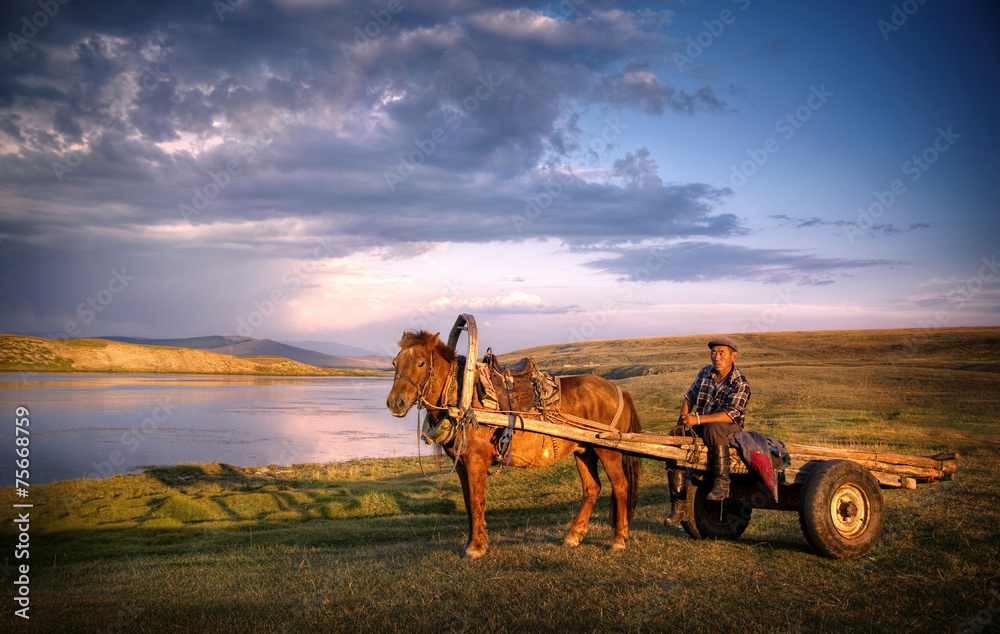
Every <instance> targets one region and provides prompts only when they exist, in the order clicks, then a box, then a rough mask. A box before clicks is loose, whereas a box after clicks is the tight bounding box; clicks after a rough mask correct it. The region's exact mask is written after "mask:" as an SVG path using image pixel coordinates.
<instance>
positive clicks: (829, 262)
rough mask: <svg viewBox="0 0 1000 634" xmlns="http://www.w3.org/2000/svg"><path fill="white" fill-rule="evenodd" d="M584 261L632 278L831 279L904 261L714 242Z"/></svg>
mask: <svg viewBox="0 0 1000 634" xmlns="http://www.w3.org/2000/svg"><path fill="white" fill-rule="evenodd" d="M610 252H611V255H609V256H607V257H602V258H597V259H594V260H591V261H589V262H587V266H589V267H591V268H594V269H598V270H600V271H603V272H606V273H612V274H615V275H617V276H619V277H621V278H624V279H629V280H633V281H640V282H647V281H670V282H710V281H718V280H746V281H753V282H760V283H767V284H785V283H794V284H806V285H823V284H830V283H832V282H833V281H835V280H836V279H837V278H838V277H843V276H845V275H849V274H850V273H851V272H852V271H860V270H866V269H874V268H885V267H890V266H895V265H899V264H902V263H901V262H896V261H892V260H849V259H841V258H825V257H820V256H817V255H814V254H811V253H807V252H804V251H798V250H792V249H755V248H749V247H743V246H738V245H730V244H722V243H714V242H683V243H679V244H674V245H670V246H656V245H653V246H628V247H622V248H619V249H615V250H611V251H610Z"/></svg>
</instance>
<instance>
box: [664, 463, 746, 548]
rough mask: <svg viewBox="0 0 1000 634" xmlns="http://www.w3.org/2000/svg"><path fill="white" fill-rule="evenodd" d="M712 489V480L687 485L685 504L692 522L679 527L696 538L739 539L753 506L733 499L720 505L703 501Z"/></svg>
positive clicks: (693, 481)
mask: <svg viewBox="0 0 1000 634" xmlns="http://www.w3.org/2000/svg"><path fill="white" fill-rule="evenodd" d="M711 490H712V480H711V478H706V479H704V480H698V479H695V480H692V481H691V482H689V483H688V487H687V500H686V501H687V505H688V517H689V518H691V519H687V520H684V521H683V522H681V526H683V527H684V531H685V532H686V533H687V534H688V535H690V536H691V537H693V538H695V539H739V538H740V535H742V534H743V531H745V530H746V529H747V525H748V524H749V523H750V515H751V514H752V513H753V507H752V506H750V505H748V504H744V503H743V502H740V501H738V500H735V499H732V498H729V499H727V500H724V501H723V502H721V503H720V502H714V501H712V500H706V499H705V496H706V495H708V492H709V491H711ZM720 504H721V505H722V510H721V513H720V510H719V505H720ZM720 515H721V517H720Z"/></svg>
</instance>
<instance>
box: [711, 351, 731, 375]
mask: <svg viewBox="0 0 1000 634" xmlns="http://www.w3.org/2000/svg"><path fill="white" fill-rule="evenodd" d="M733 361H736V352H735V351H734V350H733V349H732V348H730V347H729V346H715V347H713V348H712V366H713V367H714V368H715V371H716V372H718V373H719V374H720V375H722V376H725V375H727V374H729V370H730V369H732V367H733Z"/></svg>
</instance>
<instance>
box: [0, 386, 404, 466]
mask: <svg viewBox="0 0 1000 634" xmlns="http://www.w3.org/2000/svg"><path fill="white" fill-rule="evenodd" d="M390 383H391V379H387V378H372V377H245V376H195V375H108V374H41V373H34V374H24V373H20V374H18V373H3V374H0V412H6V415H7V416H8V417H9V420H13V416H14V410H15V409H16V408H17V407H18V406H23V407H27V408H28V409H29V411H30V412H31V416H30V419H31V427H30V429H31V436H30V438H31V445H30V447H31V482H32V483H33V484H41V483H44V482H52V481H55V480H65V479H70V478H80V477H90V478H98V477H107V476H109V475H112V474H117V473H129V472H133V471H135V470H137V469H139V468H141V467H144V466H149V465H170V464H182V463H186V462H224V463H229V464H234V465H237V466H253V465H261V464H263V465H266V464H292V463H304V462H334V461H342V460H350V459H355V458H378V457H393V456H410V455H415V454H416V440H415V437H416V431H415V426H416V423H415V419H411V418H408V419H405V420H400V419H397V418H393V417H392V416H391V415H390V414H389V412H388V410H386V408H385V397H386V394H388V392H389V386H390ZM4 427H5V428H0V432H2V433H0V447H4V448H8V447H9V448H11V449H12V448H13V447H14V439H13V425H8V426H4ZM5 453H6V451H5ZM11 467H12V468H11V469H0V486H11V485H13V483H14V482H13V476H14V470H13V465H11Z"/></svg>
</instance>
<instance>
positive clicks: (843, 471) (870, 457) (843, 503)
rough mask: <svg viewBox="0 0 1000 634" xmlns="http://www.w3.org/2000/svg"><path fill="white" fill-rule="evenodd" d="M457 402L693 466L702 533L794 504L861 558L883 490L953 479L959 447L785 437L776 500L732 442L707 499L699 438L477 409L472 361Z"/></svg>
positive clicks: (479, 413)
mask: <svg viewBox="0 0 1000 634" xmlns="http://www.w3.org/2000/svg"><path fill="white" fill-rule="evenodd" d="M462 332H466V333H467V334H468V342H469V348H468V356H467V358H468V359H470V360H474V359H475V358H476V355H477V352H478V332H477V330H476V322H475V319H474V318H473V317H472V316H471V315H468V314H463V315H460V316H459V318H458V320H457V321H456V322H455V326H454V327H453V328H452V331H451V334H450V336H449V339H448V345H449V346H451V347H452V349H455V347H456V346H457V344H458V340H459V337H460V336H461V333H462ZM465 371H466V374H465V376H464V380H463V382H462V385H463V391H462V393H461V395H460V404H459V407H460V408H461V409H462V410H471V411H472V412H473V413H474V414H475V418H476V420H477V421H478V423H479V424H482V425H488V426H493V427H502V428H508V429H512V430H519V431H528V432H537V433H540V434H546V435H549V436H556V437H558V438H566V439H568V440H572V441H575V442H580V443H586V444H589V445H597V446H601V447H610V448H613V449H618V450H621V451H628V452H631V453H634V454H637V455H641V456H643V457H645V458H651V459H654V460H662V461H664V462H666V463H667V466H670V467H678V468H683V469H686V470H688V473H689V474H690V477H689V483H688V487H687V504H688V510H689V513H688V514H687V517H688V518H690V519H688V520H686V521H685V522H683V524H682V525H683V527H684V530H685V531H686V532H687V533H688V534H689V535H690V536H691V537H694V538H696V539H738V538H739V537H740V536H741V535H742V534H743V532H744V531H745V530H746V527H747V525H748V524H749V523H750V518H751V515H752V513H753V510H754V509H776V510H781V511H796V512H798V514H799V523H800V525H801V526H802V532H803V533H804V534H805V537H806V540H807V541H808V542H809V543H810V544H811V545H812V546H813V547H814V548H815V549H816V550H817V551H819V552H820V553H822V554H823V555H825V556H827V557H834V558H856V557H861V556H862V555H864V554H865V553H867V552H868V551H869V550H870V549H871V548H872V547H873V546H874V545H875V543H876V542H877V541H878V539H879V536H880V535H881V533H882V525H883V522H884V511H883V509H884V504H883V500H882V489H915V488H917V486H918V485H923V484H930V483H933V482H939V481H942V480H952V479H954V477H955V472H956V470H957V465H958V454H953V453H952V454H937V455H935V456H927V457H920V456H907V455H900V454H892V453H883V452H877V451H854V450H846V449H827V448H823V447H812V446H808V445H796V444H786V445H785V446H786V448H787V449H788V452H789V454H790V456H791V465H789V466H788V467H786V468H785V469H784V470H783V471H780V472H778V473H777V474H776V475H777V478H776V484H777V487H776V488H777V500H775V496H773V495H772V493H771V491H770V490H769V489H768V488H767V487H766V486H764V485H763V483H762V482H760V480H759V478H757V476H754V475H750V474H749V472H748V470H747V468H746V465H745V464H744V463H743V461H742V460H741V459H740V457H739V454H738V453H737V451H736V450H735V449H731V450H730V453H731V466H730V471H731V478H732V485H731V487H730V495H729V498H728V499H726V500H725V501H724V502H721V503H720V502H712V501H708V500H706V499H705V496H706V495H707V493H708V491H709V490H710V489H711V476H710V475H709V474H708V472H707V463H708V452H707V449H706V447H705V445H704V444H703V443H702V441H701V440H700V439H697V438H691V437H676V436H667V435H662V434H652V433H636V434H630V433H622V432H617V431H608V430H607V429H606V428H602V427H601V426H600V425H597V424H595V425H593V426H592V427H590V428H588V427H587V426H586V425H579V426H577V425H567V424H560V423H554V422H551V420H547V419H546V416H545V415H544V413H543V412H528V413H517V414H508V413H505V412H497V411H491V410H486V409H480V408H472V391H473V390H472V389H469V386H473V385H474V384H475V383H474V381H475V372H476V366H475V363H471V362H470V363H466V368H465Z"/></svg>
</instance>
